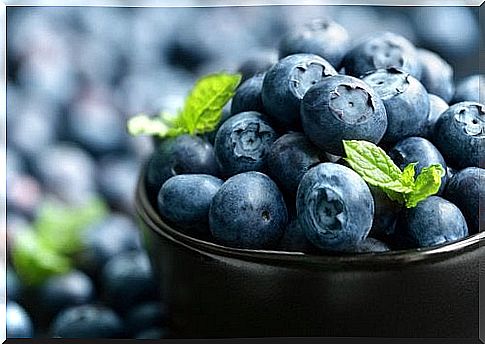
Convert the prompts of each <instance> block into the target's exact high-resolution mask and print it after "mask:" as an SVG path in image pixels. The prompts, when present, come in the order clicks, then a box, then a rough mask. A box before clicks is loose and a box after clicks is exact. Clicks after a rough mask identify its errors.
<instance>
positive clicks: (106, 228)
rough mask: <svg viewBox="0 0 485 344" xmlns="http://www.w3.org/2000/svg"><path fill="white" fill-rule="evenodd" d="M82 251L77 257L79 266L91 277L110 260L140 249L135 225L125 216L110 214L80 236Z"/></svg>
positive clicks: (96, 275) (96, 274) (95, 275)
mask: <svg viewBox="0 0 485 344" xmlns="http://www.w3.org/2000/svg"><path fill="white" fill-rule="evenodd" d="M81 240H82V243H83V250H82V251H81V252H80V253H79V255H78V262H79V265H80V266H81V267H82V269H83V270H85V271H86V272H88V273H89V274H90V275H91V276H93V277H99V276H98V274H99V272H100V270H101V268H102V267H103V265H104V264H105V263H106V261H108V260H109V259H110V258H112V257H114V256H116V255H118V254H120V253H123V252H128V251H135V250H140V249H141V243H140V237H139V231H138V228H137V227H136V224H135V223H134V222H133V221H132V220H131V219H130V218H129V217H127V216H126V215H123V214H121V213H112V214H111V215H110V216H108V217H106V218H104V219H102V220H100V221H98V222H96V223H94V224H92V225H90V226H89V227H88V228H86V229H85V231H83V233H82V234H81Z"/></svg>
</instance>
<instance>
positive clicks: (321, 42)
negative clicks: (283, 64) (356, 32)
mask: <svg viewBox="0 0 485 344" xmlns="http://www.w3.org/2000/svg"><path fill="white" fill-rule="evenodd" d="M349 48H350V37H349V34H348V33H347V30H345V29H344V28H343V27H342V26H340V25H339V24H337V23H336V22H334V21H333V20H329V19H313V20H311V21H309V22H307V23H306V24H303V25H302V26H301V27H299V28H297V29H295V30H293V31H290V32H288V33H287V34H286V35H285V36H284V37H283V39H282V40H281V42H280V45H279V54H280V55H279V56H280V58H283V57H285V56H288V55H292V54H297V53H308V54H315V55H318V56H321V57H323V58H324V59H325V60H327V61H328V62H329V63H330V64H331V65H332V66H335V67H338V66H340V63H341V61H342V59H343V57H344V56H345V53H346V52H347V50H348V49H349Z"/></svg>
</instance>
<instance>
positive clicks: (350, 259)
mask: <svg viewBox="0 0 485 344" xmlns="http://www.w3.org/2000/svg"><path fill="white" fill-rule="evenodd" d="M145 170H146V166H143V168H141V170H140V173H139V177H138V182H137V184H136V190H135V212H136V214H137V215H138V216H139V218H140V219H141V221H143V223H144V224H146V225H147V226H148V227H149V228H150V229H151V230H152V231H153V232H155V233H156V234H157V235H160V236H163V237H165V238H166V239H168V240H170V241H172V242H174V243H176V244H178V245H181V246H184V247H185V248H186V249H189V250H192V251H197V252H198V253H199V254H204V255H211V256H224V257H229V258H235V259H240V260H246V261H248V260H249V261H257V262H261V263H264V262H266V263H280V264H281V263H283V264H289V263H294V264H303V265H318V266H328V267H336V266H339V267H340V266H342V265H345V266H348V265H350V266H353V267H358V266H360V267H363V266H365V267H369V266H370V267H379V266H380V267H382V266H395V265H396V264H397V265H400V266H404V265H407V264H409V263H415V262H423V261H432V260H443V259H447V258H452V257H454V256H457V255H460V254H462V253H464V252H466V251H470V250H475V249H477V248H479V247H480V246H482V245H484V244H485V232H479V233H476V234H473V235H470V236H468V237H466V238H463V239H460V240H457V241H454V242H451V243H447V244H441V245H437V246H433V247H427V248H417V249H406V250H392V251H386V252H362V253H332V254H330V253H329V254H320V255H319V254H309V253H303V252H297V251H278V250H255V249H242V248H234V247H229V246H223V245H221V244H218V243H215V242H210V241H205V240H202V239H199V238H195V237H193V236H189V235H187V234H184V233H183V232H181V231H179V230H177V229H175V228H173V227H171V226H170V225H168V224H167V223H166V222H165V221H163V220H162V218H161V217H160V216H159V214H158V212H157V211H156V210H155V209H154V208H153V206H152V204H151V202H150V201H149V199H148V195H147V192H146V187H145V178H144V177H145Z"/></svg>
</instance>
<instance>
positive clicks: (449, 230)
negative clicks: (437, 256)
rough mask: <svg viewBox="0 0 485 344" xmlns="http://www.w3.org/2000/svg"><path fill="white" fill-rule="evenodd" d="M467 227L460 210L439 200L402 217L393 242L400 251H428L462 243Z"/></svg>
mask: <svg viewBox="0 0 485 344" xmlns="http://www.w3.org/2000/svg"><path fill="white" fill-rule="evenodd" d="M467 235H468V227H467V224H466V221H465V218H464V217H463V214H462V213H461V211H460V209H458V207H457V206H456V205H454V204H453V203H451V202H449V201H447V200H445V199H444V198H441V197H439V196H431V197H428V198H426V199H425V200H423V201H421V202H419V203H418V204H417V206H416V207H415V208H409V209H406V210H404V211H403V212H402V213H401V216H400V217H399V219H398V223H397V225H396V231H395V233H394V238H393V241H394V242H395V244H396V245H398V246H399V247H402V248H420V247H431V246H435V245H440V244H444V243H448V242H452V241H456V240H459V239H462V238H464V237H466V236H467Z"/></svg>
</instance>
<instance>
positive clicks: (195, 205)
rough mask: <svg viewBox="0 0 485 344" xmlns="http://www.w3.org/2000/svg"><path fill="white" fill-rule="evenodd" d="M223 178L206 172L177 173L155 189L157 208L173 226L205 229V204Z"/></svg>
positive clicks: (198, 229) (207, 219)
mask: <svg viewBox="0 0 485 344" xmlns="http://www.w3.org/2000/svg"><path fill="white" fill-rule="evenodd" d="M222 183H223V181H222V180H221V179H219V178H216V177H214V176H210V175H206V174H181V175H178V176H173V177H172V178H170V179H169V180H167V181H166V182H165V183H164V184H163V186H162V188H161V189H160V192H159V193H158V210H159V212H160V214H161V215H162V217H163V218H165V219H167V220H168V221H170V222H173V223H174V225H175V226H177V227H180V228H182V229H188V230H193V231H196V232H202V231H203V232H206V231H208V229H209V208H210V204H211V202H212V199H213V198H214V195H215V194H216V192H217V191H219V188H220V187H221V185H222Z"/></svg>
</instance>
